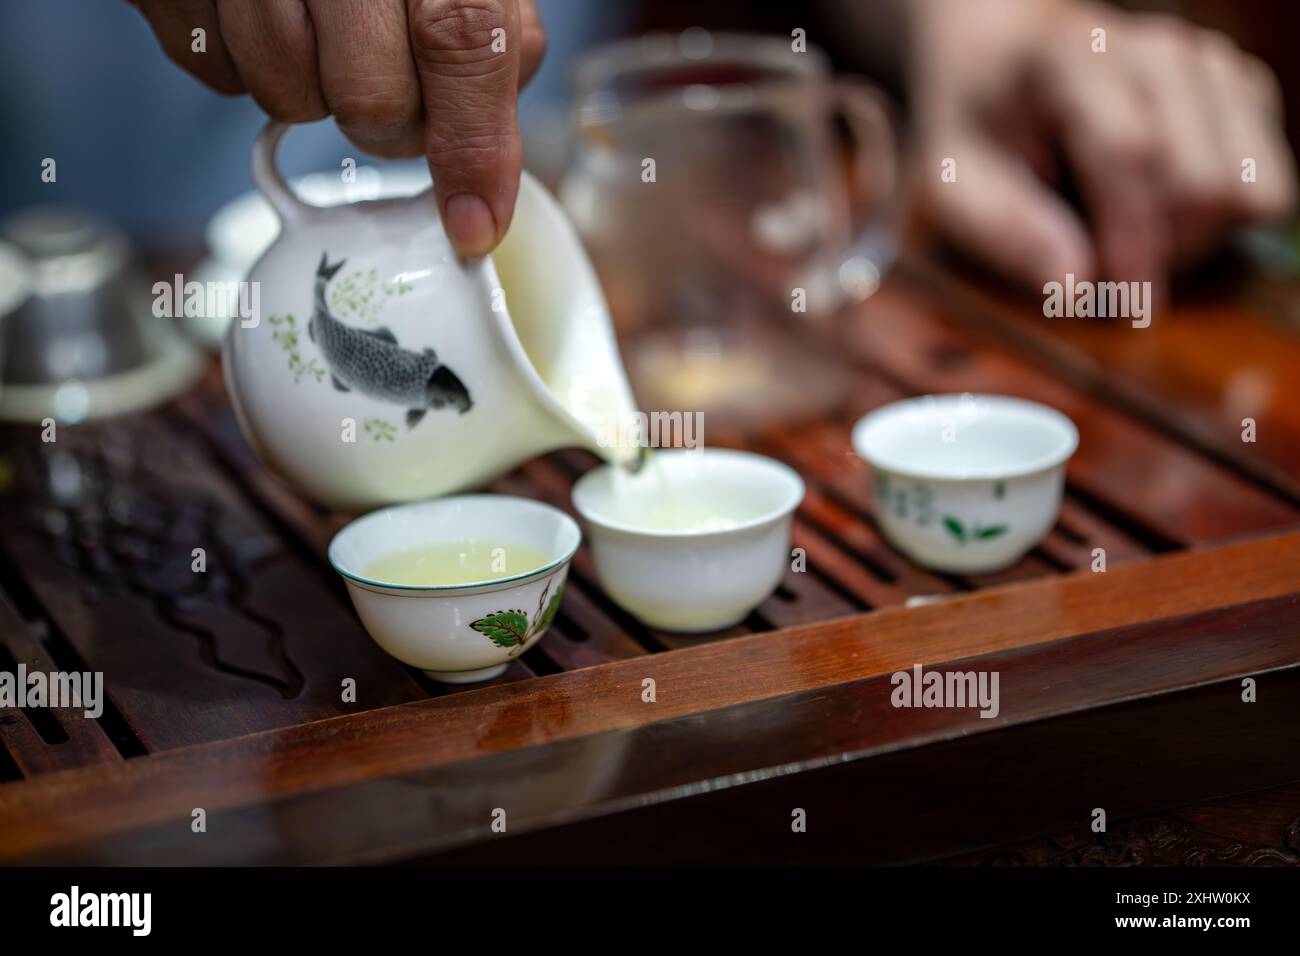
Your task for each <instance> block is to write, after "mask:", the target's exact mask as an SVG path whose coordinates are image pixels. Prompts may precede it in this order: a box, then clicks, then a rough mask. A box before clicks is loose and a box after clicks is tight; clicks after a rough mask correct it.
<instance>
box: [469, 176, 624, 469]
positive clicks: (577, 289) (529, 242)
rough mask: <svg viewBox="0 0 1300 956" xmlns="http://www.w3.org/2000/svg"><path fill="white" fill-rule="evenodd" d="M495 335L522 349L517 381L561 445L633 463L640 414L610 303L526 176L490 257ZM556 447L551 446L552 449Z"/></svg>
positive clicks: (557, 212)
mask: <svg viewBox="0 0 1300 956" xmlns="http://www.w3.org/2000/svg"><path fill="white" fill-rule="evenodd" d="M491 262H492V267H493V268H494V269H495V275H496V281H497V283H498V287H499V289H500V290H502V291H503V293H504V300H505V309H504V310H503V313H504V314H503V313H498V315H499V317H500V318H501V319H502V320H503V325H504V326H505V328H504V329H503V331H505V332H506V334H507V335H508V336H510V337H512V338H513V339H514V340H515V341H514V342H512V343H511V344H512V345H514V344H515V343H517V345H518V347H519V350H521V351H522V358H523V364H525V365H526V366H527V368H525V369H522V370H521V371H523V372H524V374H525V377H526V378H527V379H529V380H530V381H531V382H533V383H534V384H536V385H538V386H540V387H541V388H540V394H538V398H539V401H540V403H541V404H542V406H543V407H544V408H546V409H547V410H548V411H549V412H550V417H551V418H552V420H553V421H555V422H557V423H558V424H559V425H560V426H561V431H563V432H564V433H566V434H565V437H564V438H563V439H562V440H560V444H562V445H569V446H573V445H578V446H581V447H584V448H587V449H589V450H591V451H592V452H594V453H595V454H597V455H599V456H600V457H601V458H603V459H605V460H606V461H608V462H610V463H612V464H619V465H624V466H626V467H630V468H639V467H640V465H641V462H642V461H643V459H644V448H643V447H641V444H642V443H641V442H640V441H639V440H638V436H639V431H638V429H637V428H636V427H634V425H633V426H631V427H630V426H629V423H635V422H636V421H637V420H638V419H639V417H640V416H639V413H638V412H637V406H636V401H635V399H634V398H633V396H632V389H631V386H630V385H629V384H628V380H627V375H626V373H625V372H624V369H623V363H622V360H621V358H620V357H619V351H618V343H617V341H616V339H615V337H614V326H613V322H612V321H611V319H610V314H609V306H608V305H607V304H606V302H605V296H604V293H603V292H602V291H601V288H600V284H599V282H598V281H597V278H596V273H595V270H594V269H593V268H592V266H591V262H590V261H589V260H588V258H587V255H586V251H585V250H584V249H583V247H582V243H581V240H580V239H579V238H578V235H577V232H576V231H575V230H574V228H573V225H572V224H571V223H570V222H569V220H568V218H567V216H566V215H565V214H564V212H563V211H562V209H561V208H560V205H559V203H557V202H556V201H555V199H553V198H552V197H551V196H550V195H549V194H548V193H547V192H546V191H545V189H544V188H543V187H542V186H541V185H540V184H539V183H538V182H537V181H536V180H535V179H533V178H532V177H531V176H530V175H529V174H528V173H524V176H523V180H522V182H521V183H520V189H519V199H518V202H517V205H516V208H515V215H514V219H513V221H512V223H511V226H510V229H509V230H508V231H507V233H506V235H505V237H504V239H503V240H502V241H501V244H500V245H499V246H498V247H497V249H496V251H495V252H494V253H493V254H492V259H491ZM555 447H559V445H556V446H555Z"/></svg>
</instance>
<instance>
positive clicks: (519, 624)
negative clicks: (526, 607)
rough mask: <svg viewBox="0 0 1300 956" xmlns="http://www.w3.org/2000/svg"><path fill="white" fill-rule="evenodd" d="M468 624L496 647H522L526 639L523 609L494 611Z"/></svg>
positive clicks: (526, 616) (526, 628) (526, 626)
mask: <svg viewBox="0 0 1300 956" xmlns="http://www.w3.org/2000/svg"><path fill="white" fill-rule="evenodd" d="M469 626H470V627H472V628H474V630H476V631H478V632H479V633H481V634H484V635H486V636H487V638H488V640H490V641H491V642H492V643H493V644H495V645H496V646H497V647H522V646H523V645H524V642H525V641H527V640H528V615H527V614H525V613H524V612H523V611H496V612H494V613H492V614H489V615H488V616H487V617H481V618H479V619H478V620H477V621H471V622H470V625H469Z"/></svg>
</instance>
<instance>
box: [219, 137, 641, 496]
mask: <svg viewBox="0 0 1300 956" xmlns="http://www.w3.org/2000/svg"><path fill="white" fill-rule="evenodd" d="M285 129H286V127H285V125H284V124H280V123H271V124H269V125H268V126H267V127H266V128H265V129H264V130H263V131H262V133H261V135H260V136H259V137H258V141H257V143H256V145H255V146H254V150H253V163H252V175H253V182H254V184H255V185H256V186H257V188H258V189H259V190H260V191H261V193H262V194H263V195H264V196H265V197H266V198H267V200H268V201H269V202H270V203H271V205H272V206H273V207H274V208H275V210H276V212H277V214H278V215H279V217H280V220H281V227H282V228H281V231H280V237H279V238H278V239H277V240H276V242H275V244H274V245H272V246H271V248H270V249H268V250H267V252H266V253H265V254H264V255H263V256H262V258H261V259H260V260H259V261H258V262H257V264H256V265H255V266H254V267H253V269H252V272H251V273H250V275H249V277H248V281H249V282H255V283H258V284H259V286H258V292H259V299H260V310H259V312H258V315H257V316H256V317H255V318H254V319H250V320H247V321H245V322H241V321H235V322H233V323H232V324H231V327H230V331H229V332H228V333H227V336H226V340H225V347H224V352H223V356H224V365H225V373H226V383H227V386H228V389H229V392H230V395H231V400H232V402H233V404H234V407H235V413H236V417H237V418H238V419H239V424H240V427H241V428H242V429H243V432H244V435H245V436H246V437H247V438H248V440H249V442H250V443H251V444H252V446H253V448H254V449H255V450H256V451H257V453H258V455H259V456H260V457H261V458H262V460H263V461H265V462H266V463H267V464H268V465H269V466H270V467H271V468H272V469H273V470H275V471H276V472H278V473H279V474H280V475H281V476H283V477H284V478H285V479H287V480H288V481H289V482H290V483H291V484H292V485H294V486H296V487H297V488H298V489H299V490H300V491H301V492H303V493H304V494H306V495H308V496H310V497H311V498H313V499H315V500H316V501H318V502H320V503H321V504H323V505H326V506H327V507H330V508H335V509H339V510H343V511H350V512H356V511H364V510H368V509H370V508H373V507H376V506H378V505H382V504H389V503H393V502H398V501H407V500H412V499H417V498H426V497H431V496H435V495H441V494H445V493H448V492H452V491H457V490H461V489H464V488H468V487H471V486H474V485H478V484H481V483H483V482H485V481H488V480H490V479H492V478H493V477H495V476H497V475H500V474H502V473H503V472H505V471H508V470H509V469H511V468H513V467H514V466H516V465H518V464H520V463H522V462H523V461H525V460H526V459H528V458H531V457H533V456H535V455H538V454H541V453H544V452H547V451H552V450H554V449H557V448H562V447H571V446H583V447H587V448H590V449H592V450H593V451H596V452H597V453H598V454H600V455H601V456H602V457H604V458H606V459H607V460H611V461H616V462H623V463H627V462H631V461H634V460H636V457H637V455H638V449H637V448H634V447H626V446H618V445H617V444H615V443H613V442H610V441H605V440H604V439H603V436H607V435H612V434H615V433H616V432H617V431H618V430H617V429H611V428H610V427H609V426H610V423H612V422H620V421H627V419H628V416H630V415H632V414H633V413H634V410H635V404H634V402H633V398H632V393H631V389H630V388H629V387H628V384H627V378H626V376H625V374H624V371H623V367H622V364H621V362H620V360H619V355H618V347H617V344H616V342H615V339H614V333H613V327H612V325H611V323H610V319H609V309H608V306H607V305H606V302H605V298H604V295H603V294H602V292H601V290H600V286H599V284H598V282H597V281H596V276H595V272H594V271H593V269H592V267H591V264H590V262H589V261H588V259H587V256H586V253H585V252H584V250H583V248H582V245H581V243H580V241H579V239H578V237H577V234H576V233H575V232H574V230H573V228H572V226H571V225H570V224H569V222H568V220H567V219H566V218H565V215H564V213H563V212H562V211H561V210H560V207H559V205H558V204H557V203H556V202H555V201H554V200H553V199H552V198H551V196H550V195H549V194H548V193H547V192H546V191H545V189H544V188H543V187H542V186H541V185H540V184H539V183H538V182H537V181H536V180H535V179H533V178H532V177H531V176H529V175H528V174H527V173H525V174H524V177H523V182H522V183H521V185H520V190H519V200H518V204H517V206H516V209H515V215H514V219H513V221H512V224H511V226H510V229H509V231H508V232H507V234H506V236H505V238H504V240H503V241H502V243H501V245H500V246H499V247H498V249H497V251H496V252H495V253H494V254H493V255H492V256H491V257H485V258H482V259H478V260H464V259H461V258H459V257H458V256H457V255H456V253H455V252H454V251H453V249H452V247H451V244H450V242H449V241H448V239H447V237H446V234H445V233H444V232H443V228H442V223H441V222H440V220H439V217H438V209H437V205H436V202H435V200H434V197H433V192H432V190H429V191H426V192H424V193H422V194H420V195H418V196H413V197H409V198H402V199H382V200H375V201H369V202H358V203H353V204H351V205H344V206H335V207H331V208H328V209H324V208H318V207H315V206H310V205H307V204H305V203H303V202H302V201H301V200H300V199H298V198H297V197H296V196H295V195H294V194H293V193H292V192H291V191H290V190H289V188H288V186H286V184H285V182H284V180H283V179H282V178H281V177H280V174H279V173H278V171H277V170H276V168H275V150H276V146H277V145H278V143H279V141H280V138H281V137H282V136H283V134H284V132H285Z"/></svg>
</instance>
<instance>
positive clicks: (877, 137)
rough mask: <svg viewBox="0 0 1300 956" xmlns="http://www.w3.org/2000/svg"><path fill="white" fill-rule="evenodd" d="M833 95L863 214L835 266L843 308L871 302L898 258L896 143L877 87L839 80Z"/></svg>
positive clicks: (898, 210)
mask: <svg viewBox="0 0 1300 956" xmlns="http://www.w3.org/2000/svg"><path fill="white" fill-rule="evenodd" d="M832 93H833V96H834V102H835V104H836V105H837V107H838V108H839V111H840V113H841V115H842V116H843V117H844V120H845V122H846V123H848V126H849V132H850V133H851V135H852V137H853V140H854V142H853V166H852V171H853V196H854V197H855V198H856V199H858V201H859V204H860V205H861V206H862V207H864V208H865V209H866V210H867V215H866V217H865V221H864V222H863V223H862V224H861V226H859V227H858V232H857V235H856V237H855V238H854V239H853V241H852V242H851V243H850V244H849V246H848V248H847V249H845V250H844V251H843V252H842V254H841V255H840V256H839V257H838V261H837V262H835V263H833V267H834V268H835V269H836V282H835V286H836V288H837V290H838V292H839V293H840V295H841V296H842V300H841V304H848V303H853V302H861V301H863V300H864V299H866V298H868V297H870V296H871V295H872V294H873V293H874V292H875V291H876V288H877V287H878V286H879V284H880V278H881V276H883V275H884V274H885V272H886V271H887V270H888V269H889V267H890V266H891V265H893V263H894V259H895V258H896V257H897V256H898V246H899V230H900V228H901V216H900V205H901V201H900V198H899V194H900V188H899V176H898V161H899V157H898V141H897V138H896V136H895V134H894V124H893V123H892V121H891V118H890V110H889V107H888V104H887V103H886V102H885V99H884V96H883V95H882V94H881V93H880V92H879V91H878V90H877V89H876V88H875V87H873V86H871V85H870V84H869V83H867V82H865V81H862V80H857V79H853V78H851V77H837V78H836V79H835V80H834V81H833V84H832Z"/></svg>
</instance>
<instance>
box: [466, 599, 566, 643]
mask: <svg viewBox="0 0 1300 956" xmlns="http://www.w3.org/2000/svg"><path fill="white" fill-rule="evenodd" d="M550 594H551V582H550V581H547V582H546V587H544V588H542V596H541V597H540V598H539V599H538V601H537V611H536V612H535V613H534V614H533V620H532V623H531V624H529V621H528V615H527V614H525V613H524V612H523V611H495V612H493V613H492V614H489V615H488V616H487V617H481V618H479V619H478V620H477V621H471V622H470V625H469V626H470V627H472V628H474V630H476V631H478V632H479V633H480V634H483V635H485V636H486V637H487V638H488V639H489V640H490V641H491V642H492V643H493V644H495V645H496V646H497V647H501V648H512V650H511V651H510V653H511V655H512V656H513V655H515V654H518V653H519V652H521V651H522V650H523V649H524V646H525V645H526V644H527V643H528V642H529V641H531V640H532V639H533V638H534V637H535V636H537V635H538V634H540V633H542V631H544V630H546V629H547V628H548V627H550V626H551V621H553V620H555V615H556V613H557V612H558V611H559V610H560V601H561V599H563V597H564V585H563V584H561V585H560V586H559V587H558V588H556V590H555V594H553V595H551V599H550V601H549V602H548V601H547V600H546V598H547V595H550Z"/></svg>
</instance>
